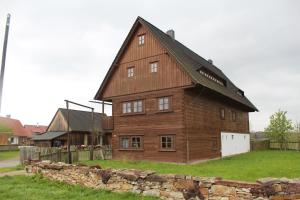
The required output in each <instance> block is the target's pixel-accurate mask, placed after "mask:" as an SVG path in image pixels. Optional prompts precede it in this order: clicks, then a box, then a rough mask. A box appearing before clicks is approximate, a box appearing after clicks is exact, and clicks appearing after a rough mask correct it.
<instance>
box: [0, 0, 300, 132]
mask: <svg viewBox="0 0 300 200" xmlns="http://www.w3.org/2000/svg"><path fill="white" fill-rule="evenodd" d="M8 12H9V13H11V15H12V18H11V27H10V35H9V42H8V51H7V62H6V71H5V79H4V93H3V104H2V113H1V114H2V115H6V114H11V115H12V117H13V118H17V119H20V120H21V122H22V123H23V124H36V123H37V122H38V123H40V124H45V125H48V124H49V123H50V120H51V119H52V117H53V115H54V114H55V112H56V110H57V108H58V107H64V106H65V104H64V99H70V100H74V101H77V102H79V103H83V104H87V105H92V104H91V103H88V101H89V100H92V99H93V97H94V95H95V93H96V91H97V89H98V88H99V86H100V84H101V82H102V80H103V78H104V76H105V74H106V72H107V70H108V68H109V67H110V64H111V63H112V61H113V59H114V57H115V55H116V53H117V51H118V50H119V48H120V47H121V44H122V42H123V41H124V39H125V37H126V35H127V33H128V32H129V30H130V28H131V26H132V24H133V22H134V21H135V19H136V17H137V16H142V17H143V18H144V19H146V20H148V21H149V22H151V23H153V24H154V25H156V26H157V27H158V28H160V29H162V30H164V31H166V30H167V29H170V28H172V29H174V30H175V37H176V39H177V40H179V41H180V42H182V43H183V44H185V45H186V46H188V47H189V48H191V49H192V50H194V51H195V52H196V53H198V54H199V55H201V56H202V57H204V58H206V59H208V58H210V59H212V60H213V61H214V63H215V65H216V66H218V67H219V68H220V69H221V70H222V71H223V72H224V73H225V74H226V75H227V76H228V77H229V78H230V79H231V80H232V81H233V82H234V83H235V84H236V85H237V86H238V87H240V88H241V89H242V90H244V91H245V94H246V96H247V97H248V98H249V99H250V100H251V101H252V102H253V103H254V104H255V105H256V107H257V108H258V109H259V110H260V112H257V113H251V114H250V124H251V129H252V130H263V129H264V127H266V125H267V123H268V120H269V116H270V115H271V114H272V113H274V112H275V111H277V110H278V109H279V108H281V109H283V110H287V111H288V117H289V118H290V119H292V120H293V121H296V120H298V121H300V106H299V105H300V101H299V100H300V1H297V0H294V1H292V0H282V1H275V0H270V1H262V0H257V1H254V0H249V1H240V0H236V1H233V0H231V1H229V0H219V1H214V0H213V1H212V0H209V1H208V0H207V1H199V0H195V1H175V0H170V1H167V0H163V1H162V0H157V1H156V0H151V1H142V0H139V1H133V0H132V1H130V0H127V1H112V0H109V1H108V0H105V1H100V0H98V1H93V0H89V1H86V0H51V1H40V0H37V1H33V0H26V1H21V0H19V1H16V0H0V45H1V46H0V47H1V52H2V44H3V37H4V28H5V20H6V14H7V13H8ZM93 106H96V107H97V108H100V106H99V105H93ZM72 108H76V107H72Z"/></svg>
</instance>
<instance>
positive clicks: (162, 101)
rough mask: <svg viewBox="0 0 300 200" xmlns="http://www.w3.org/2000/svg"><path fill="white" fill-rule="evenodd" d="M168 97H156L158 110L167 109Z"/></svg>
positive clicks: (168, 104) (168, 105) (168, 106)
mask: <svg viewBox="0 0 300 200" xmlns="http://www.w3.org/2000/svg"><path fill="white" fill-rule="evenodd" d="M169 108H170V97H161V98H159V99H158V110H169Z"/></svg>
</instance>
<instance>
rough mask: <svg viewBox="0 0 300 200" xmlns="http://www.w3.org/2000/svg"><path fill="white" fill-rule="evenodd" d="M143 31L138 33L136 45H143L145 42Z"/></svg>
mask: <svg viewBox="0 0 300 200" xmlns="http://www.w3.org/2000/svg"><path fill="white" fill-rule="evenodd" d="M145 35H146V34H145V33H143V34H140V35H138V45H139V46H143V45H144V44H145Z"/></svg>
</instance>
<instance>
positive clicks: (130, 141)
mask: <svg viewBox="0 0 300 200" xmlns="http://www.w3.org/2000/svg"><path fill="white" fill-rule="evenodd" d="M143 137H144V136H143V135H119V150H133V151H134V150H136V151H139V150H144V139H143ZM123 139H127V140H128V147H127V148H124V146H123V142H122V141H123ZM134 139H139V142H138V143H137V142H133V140H134ZM135 143H137V144H139V147H134V146H133V145H134V144H135Z"/></svg>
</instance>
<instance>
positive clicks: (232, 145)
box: [221, 132, 250, 157]
mask: <svg viewBox="0 0 300 200" xmlns="http://www.w3.org/2000/svg"><path fill="white" fill-rule="evenodd" d="M249 151H250V134H248V133H228V132H221V152H222V157H224V156H230V155H234V154H239V153H246V152H249Z"/></svg>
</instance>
